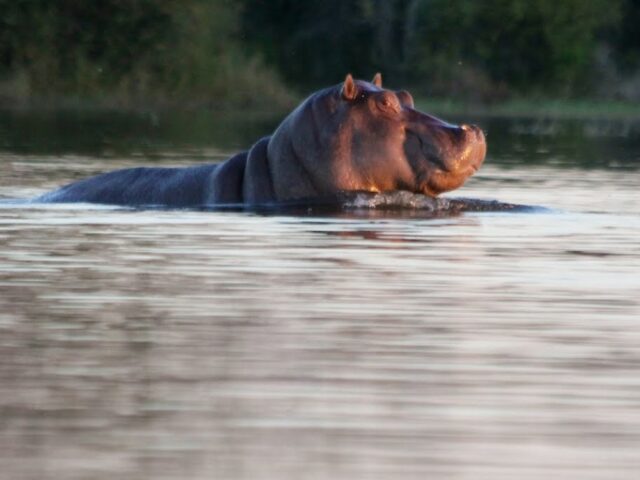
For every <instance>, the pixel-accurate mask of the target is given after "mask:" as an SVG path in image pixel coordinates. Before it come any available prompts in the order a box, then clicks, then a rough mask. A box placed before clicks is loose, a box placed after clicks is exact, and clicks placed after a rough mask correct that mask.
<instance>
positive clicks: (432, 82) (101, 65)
mask: <svg viewBox="0 0 640 480" xmlns="http://www.w3.org/2000/svg"><path fill="white" fill-rule="evenodd" d="M638 25H640V0H589V1H584V0H482V1H479V0H323V1H317V2H313V1H309V2H306V1H301V0H239V1H226V0H100V1H89V0H84V1H82V0H0V101H3V100H4V101H9V102H10V101H16V100H18V101H19V100H28V99H33V98H56V97H60V96H69V97H75V98H89V99H91V98H111V99H120V100H121V101H123V102H130V101H136V100H145V101H149V100H152V101H158V102H167V103H176V102H187V103H196V104H198V103H202V102H211V103H232V104H235V105H238V104H246V105H255V104H257V103H262V104H265V105H268V104H270V103H271V102H276V103H280V104H282V103H287V102H288V101H289V99H290V98H291V95H290V93H289V89H288V88H285V87H284V85H285V84H286V85H288V86H290V87H293V88H294V89H298V90H306V89H308V88H312V87H315V86H319V85H326V84H332V83H336V82H338V81H340V79H341V78H343V77H344V75H345V74H346V73H347V72H352V73H355V74H356V75H358V76H364V77H368V76H371V75H372V74H373V73H374V72H376V71H382V72H383V74H384V76H385V79H386V80H388V81H390V82H392V83H393V84H395V85H398V84H403V85H407V86H412V87H413V88H414V90H417V91H418V92H419V93H421V94H424V95H438V96H445V95H455V96H456V97H462V98H468V99H473V100H493V99H498V100H499V99H503V98H507V97H509V96H514V95H515V96H530V95H535V96H547V97H548V96H554V97H557V96H569V97H600V98H623V99H633V100H638V99H640V73H639V72H640V28H639V27H638Z"/></svg>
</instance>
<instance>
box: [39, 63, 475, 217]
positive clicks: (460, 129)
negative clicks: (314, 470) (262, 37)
mask: <svg viewBox="0 0 640 480" xmlns="http://www.w3.org/2000/svg"><path fill="white" fill-rule="evenodd" d="M485 153H486V143H485V138H484V135H483V133H482V131H481V130H480V129H479V128H478V127H476V126H473V125H461V126H457V125H452V124H449V123H446V122H443V121H442V120H439V119H437V118H435V117H433V116H430V115H427V114H425V113H422V112H419V111H417V110H416V109H415V108H414V104H413V98H412V97H411V95H410V94H409V92H406V91H404V90H401V91H392V90H387V89H384V88H382V79H381V76H380V74H376V76H375V77H374V79H373V81H372V82H365V81H362V80H354V79H353V78H352V77H351V75H347V77H346V79H345V81H344V82H343V83H341V84H339V85H337V86H334V87H329V88H326V89H324V90H320V91H319V92H316V93H314V94H312V95H311V96H310V97H308V98H307V99H306V100H304V101H303V102H302V103H301V104H300V105H299V106H298V107H297V108H296V109H295V110H294V111H293V112H291V113H290V114H289V115H288V116H287V117H286V118H285V119H284V121H283V122H282V123H281V124H280V126H279V127H278V128H277V129H276V131H275V132H274V133H273V135H271V136H269V137H265V138H262V139H261V140H259V141H258V142H257V143H255V144H254V145H253V146H252V147H251V149H250V150H249V151H248V152H242V153H239V154H237V155H235V156H233V157H232V158H230V159H228V160H227V161H225V162H223V163H221V164H217V165H200V166H194V167H187V168H129V169H124V170H117V171H114V172H109V173H104V174H102V175H98V176H95V177H91V178H88V179H84V180H81V181H78V182H75V183H72V184H70V185H67V186H64V187H62V188H60V189H58V190H55V191H53V192H50V193H47V194H45V195H44V196H42V197H40V198H39V199H38V200H40V201H45V202H93V203H103V204H112V205H130V206H145V205H147V206H151V205H157V206H167V207H197V206H206V205H221V204H244V205H260V204H267V203H275V202H286V201H296V200H303V199H314V198H323V197H330V196H332V195H337V194H341V193H344V192H361V191H365V192H388V191H394V190H406V191H409V192H413V193H421V194H425V195H428V196H436V195H438V194H439V193H441V192H446V191H449V190H453V189H455V188H458V187H460V186H461V185H462V184H463V183H464V182H465V180H466V179H467V178H469V177H470V176H471V175H473V174H474V173H475V172H476V171H477V170H478V168H480V166H481V165H482V162H483V161H484V157H485Z"/></svg>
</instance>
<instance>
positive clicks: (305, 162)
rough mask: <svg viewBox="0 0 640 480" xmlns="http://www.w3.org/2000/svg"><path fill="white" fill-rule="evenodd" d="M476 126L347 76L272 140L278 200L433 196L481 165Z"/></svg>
mask: <svg viewBox="0 0 640 480" xmlns="http://www.w3.org/2000/svg"><path fill="white" fill-rule="evenodd" d="M485 154H486V143H485V138H484V134H483V132H482V130H480V129H479V128H478V127H476V126H475V125H453V124H450V123H446V122H444V121H442V120H440V119H438V118H436V117H433V116H431V115H427V114H425V113H422V112H420V111H418V110H416V109H415V107H414V103H413V98H412V97H411V94H410V93H409V92H407V91H404V90H399V91H394V90H387V89H384V88H383V87H382V79H381V76H380V74H376V76H375V77H374V79H373V81H372V82H365V81H362V80H354V79H353V78H352V77H351V75H347V77H346V79H345V81H344V82H343V83H341V84H339V85H336V86H334V87H330V88H327V89H324V90H321V91H319V92H317V93H315V94H313V95H311V96H310V97H309V98H307V99H306V100H305V101H304V102H303V103H302V104H301V105H300V106H299V107H298V108H297V109H296V110H294V111H293V112H292V113H291V114H290V115H289V116H288V117H287V118H286V119H285V120H284V121H283V122H282V124H281V125H280V127H279V128H278V129H277V130H276V132H275V133H274V134H273V136H272V137H271V139H270V141H269V145H268V161H269V165H270V168H271V173H272V180H273V188H274V193H275V196H276V197H277V198H278V199H280V200H287V199H294V198H303V197H311V196H316V195H328V194H332V193H335V192H340V191H370V192H385V191H391V190H408V191H411V192H414V193H423V194H426V195H430V196H435V195H438V194H439V193H442V192H446V191H449V190H453V189H455V188H458V187H460V186H461V185H462V184H463V183H464V182H465V180H466V179H467V178H469V177H470V176H471V175H473V174H474V173H475V172H476V171H477V170H478V169H479V168H480V166H481V165H482V162H483V161H484V158H485Z"/></svg>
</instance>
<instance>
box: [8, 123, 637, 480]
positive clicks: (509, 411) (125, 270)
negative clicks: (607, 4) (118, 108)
mask: <svg viewBox="0 0 640 480" xmlns="http://www.w3.org/2000/svg"><path fill="white" fill-rule="evenodd" d="M0 118H2V120H0V141H1V142H2V147H1V152H0V198H5V199H6V198H11V197H22V198H26V197H29V196H32V195H37V194H40V193H43V192H44V191H46V190H47V189H50V188H53V187H55V186H57V185H60V184H62V183H65V182H67V181H70V180H73V179H77V178H80V177H83V176H86V175H89V174H93V173H97V172H100V171H103V170H107V169H112V168H118V167H124V166H132V165H143V164H145V165H146V164H153V165H159V164H164V165H182V164H191V163H195V162H198V161H205V160H206V161H211V160H216V159H222V158H224V157H225V156H226V155H227V154H228V153H229V152H232V151H234V150H236V149H238V148H239V147H240V146H242V145H246V143H248V142H250V141H251V139H255V138H258V137H259V136H260V135H261V133H263V132H264V131H268V130H266V129H268V128H272V126H271V125H270V124H269V122H268V121H264V122H263V121H261V120H260V121H255V122H252V123H250V124H247V125H244V124H240V125H239V124H235V123H233V122H226V123H227V124H228V125H227V126H226V127H222V126H221V123H220V122H221V120H219V119H218V120H217V121H216V119H215V118H213V119H211V118H208V119H207V117H206V115H204V114H203V117H202V118H199V117H198V118H195V119H194V123H195V124H196V125H197V128H195V127H194V129H189V128H188V127H187V126H185V122H187V120H188V119H180V118H172V119H166V118H158V117H155V116H153V115H140V116H138V117H135V116H134V117H129V116H118V115H116V114H114V115H113V116H109V115H102V116H100V115H98V116H95V118H94V117H92V116H91V115H86V114H85V116H75V117H74V116H72V115H62V114H56V115H54V114H47V115H31V116H30V115H27V114H15V113H14V114H6V113H5V114H4V116H2V117H0ZM478 121H479V122H480V123H481V124H482V125H483V127H484V128H485V129H486V130H487V132H488V142H489V148H490V151H489V157H488V160H487V162H486V165H485V167H484V168H483V169H482V170H481V172H480V173H479V174H478V175H477V176H476V177H475V178H474V179H472V180H471V181H470V182H468V184H467V185H466V186H465V187H464V188H463V189H461V190H459V191H458V192H455V193H454V194H453V196H455V195H464V196H470V197H476V198H484V199H499V200H502V201H509V202H516V203H525V204H530V205H541V206H546V207H549V210H539V211H535V212H529V213H509V212H506V213H465V214H461V215H456V216H450V217H437V218H428V217H425V216H421V215H415V214H413V215H412V214H410V213H407V212H405V213H404V214H403V213H402V212H368V213H367V212H362V211H359V212H347V213H345V214H342V215H328V214H327V215H324V214H319V215H314V214H312V213H311V214H304V215H299V216H296V215H286V214H279V215H263V214H251V213H239V212H197V211H136V210H127V209H114V208H109V207H99V206H94V207H88V206H79V205H76V206H71V207H70V206H63V205H41V206H35V207H34V206H24V205H15V204H7V203H5V204H4V205H1V206H0V472H2V474H1V475H0V477H2V478H8V479H9V478H10V479H49V478H51V479H58V478H65V479H85V478H92V479H112V478H114V477H115V478H130V479H174V478H191V479H199V478H203V479H204V478H207V479H209V478H221V479H222V478H224V479H227V478H229V479H260V478H265V479H266V478H269V479H271V478H278V479H302V478H314V479H325V478H327V479H329V478H331V479H333V478H370V479H387V478H446V479H453V478H455V479H466V478H469V479H471V478H473V479H492V480H494V479H501V478H504V479H514V478H518V479H538V478H540V477H541V476H542V475H550V476H553V477H555V478H563V479H574V478H575V479H629V478H636V477H638V475H640V455H638V451H640V300H639V299H640V275H639V272H640V241H639V239H640V195H638V191H639V189H640V169H639V166H640V156H639V155H640V154H639V153H638V152H640V148H639V147H640V133H639V132H640V127H639V125H638V124H637V123H634V122H630V121H618V122H613V123H611V122H601V121H597V120H594V121H582V122H570V121H566V122H552V121H539V120H522V119H520V120H518V119H502V120H501V119H494V120H492V119H480V120H478ZM222 122H224V119H223V120H222ZM229 125H230V126H229ZM261 129H262V130H261ZM207 131H210V132H213V133H209V134H207ZM220 131H222V133H220ZM215 132H218V133H215ZM230 132H236V133H235V134H231V133H230ZM207 135H209V136H207ZM414 213H415V212H414Z"/></svg>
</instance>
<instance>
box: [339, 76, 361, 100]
mask: <svg viewBox="0 0 640 480" xmlns="http://www.w3.org/2000/svg"><path fill="white" fill-rule="evenodd" d="M357 95H358V88H357V87H356V83H355V82H354V81H353V77H352V76H351V74H350V73H348V74H347V78H345V79H344V85H342V98H344V99H345V100H355V98H356V96H357Z"/></svg>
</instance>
